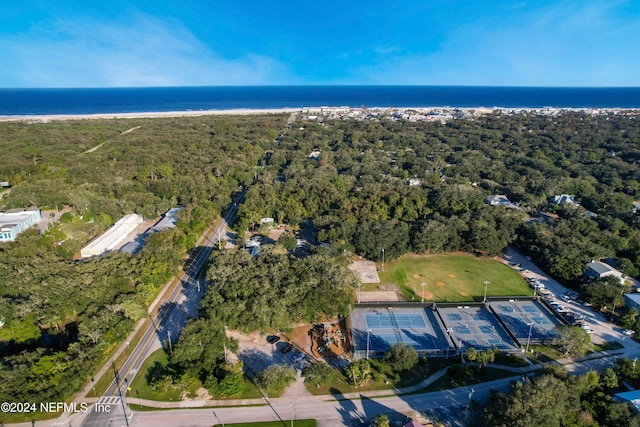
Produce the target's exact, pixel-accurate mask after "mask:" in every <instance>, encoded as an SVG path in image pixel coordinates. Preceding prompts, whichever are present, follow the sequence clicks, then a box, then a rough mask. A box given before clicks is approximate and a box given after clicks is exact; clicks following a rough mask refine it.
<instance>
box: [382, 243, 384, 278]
mask: <svg viewBox="0 0 640 427" xmlns="http://www.w3.org/2000/svg"><path fill="white" fill-rule="evenodd" d="M382 272H383V273H384V248H382Z"/></svg>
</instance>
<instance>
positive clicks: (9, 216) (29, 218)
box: [0, 209, 42, 242]
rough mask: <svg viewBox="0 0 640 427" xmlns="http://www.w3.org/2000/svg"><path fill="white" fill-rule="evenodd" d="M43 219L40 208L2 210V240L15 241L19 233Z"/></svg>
mask: <svg viewBox="0 0 640 427" xmlns="http://www.w3.org/2000/svg"><path fill="white" fill-rule="evenodd" d="M41 219H42V216H41V214H40V210H39V209H30V210H26V211H23V210H10V211H7V212H0V242H13V241H14V240H16V237H18V234H20V233H22V232H23V231H25V230H27V229H28V228H29V227H31V226H33V225H35V224H37V223H38V222H39V221H40V220H41Z"/></svg>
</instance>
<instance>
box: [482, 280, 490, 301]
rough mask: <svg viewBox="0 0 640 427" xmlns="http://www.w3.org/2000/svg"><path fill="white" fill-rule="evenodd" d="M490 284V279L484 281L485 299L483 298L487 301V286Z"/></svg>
mask: <svg viewBox="0 0 640 427" xmlns="http://www.w3.org/2000/svg"><path fill="white" fill-rule="evenodd" d="M490 284H491V282H490V281H488V280H485V281H484V299H483V301H484V302H487V286H489V285H490Z"/></svg>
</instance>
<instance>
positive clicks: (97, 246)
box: [80, 214, 143, 258]
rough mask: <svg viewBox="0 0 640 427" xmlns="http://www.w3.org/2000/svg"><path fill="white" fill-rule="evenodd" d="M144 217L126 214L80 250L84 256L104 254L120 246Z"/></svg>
mask: <svg viewBox="0 0 640 427" xmlns="http://www.w3.org/2000/svg"><path fill="white" fill-rule="evenodd" d="M142 222H143V219H142V217H141V216H140V215H137V214H130V215H125V216H123V217H122V218H120V220H118V222H116V223H115V224H113V226H112V227H111V228H109V229H108V230H107V231H105V232H104V233H102V234H101V235H99V236H98V237H96V238H95V239H93V240H92V241H91V242H89V244H88V245H87V246H85V247H84V248H82V249H81V250H80V256H81V257H82V258H88V257H92V256H98V255H102V254H103V253H105V252H108V251H110V250H113V249H114V248H115V247H116V246H118V245H119V244H120V243H121V242H122V241H123V240H124V239H125V238H126V237H127V235H128V234H129V233H131V232H132V231H133V230H134V229H135V228H136V227H137V226H138V225H140V224H142Z"/></svg>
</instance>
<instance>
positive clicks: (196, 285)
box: [82, 189, 246, 427]
mask: <svg viewBox="0 0 640 427" xmlns="http://www.w3.org/2000/svg"><path fill="white" fill-rule="evenodd" d="M245 193H246V189H244V190H243V191H242V192H241V193H239V194H238V195H237V196H236V197H235V198H234V200H233V202H232V203H231V205H230V206H229V209H228V211H227V212H226V214H225V215H224V217H223V218H222V219H221V221H220V222H219V223H218V225H217V226H216V228H215V229H213V230H212V231H211V232H210V233H209V235H208V236H207V235H203V236H202V237H201V239H200V241H199V244H200V250H199V251H198V254H197V255H196V257H195V259H194V260H193V262H192V263H191V264H190V266H189V268H188V269H187V271H185V272H184V274H183V276H182V277H181V280H180V285H178V286H176V287H175V288H174V290H173V291H172V293H171V294H170V295H169V297H168V299H167V301H166V302H165V303H164V304H163V305H162V306H161V307H160V309H159V310H158V314H157V315H156V316H155V318H152V319H151V321H152V322H151V323H152V325H151V326H150V327H149V328H148V329H147V330H146V331H145V333H144V335H143V337H142V339H141V340H140V343H139V344H138V345H137V346H136V348H135V349H134V350H133V352H132V353H131V355H130V356H129V358H128V359H127V361H126V362H125V364H124V365H123V367H122V368H121V369H120V370H119V371H118V372H116V371H115V369H114V370H113V374H114V381H113V382H112V383H111V385H110V386H109V388H108V389H107V391H106V393H105V394H104V395H103V396H102V398H100V399H99V400H98V402H97V403H96V404H95V405H93V406H92V408H91V413H90V414H88V415H87V416H86V417H85V420H84V422H83V423H82V425H83V426H86V427H94V426H95V427H104V426H109V425H113V426H119V425H126V423H127V421H125V417H124V411H125V410H126V412H127V417H128V418H130V417H131V411H130V410H129V409H128V408H127V407H126V405H122V401H121V400H120V396H125V395H126V393H127V387H128V385H129V384H130V383H131V382H132V381H133V378H134V377H135V375H136V373H137V372H138V370H139V369H140V367H141V366H142V363H143V362H144V361H145V359H146V358H147V357H148V356H149V355H150V354H151V353H153V352H154V351H155V350H157V349H158V348H160V347H161V346H162V345H163V344H164V345H169V346H170V345H172V343H174V342H175V341H176V340H177V339H178V336H179V335H180V331H181V330H182V328H183V327H184V325H185V324H186V322H187V319H188V318H189V317H193V316H194V315H195V314H196V312H197V308H198V304H199V303H200V299H201V298H202V296H203V294H204V291H205V286H204V282H203V281H200V282H199V281H198V279H197V276H198V273H199V272H200V269H201V268H202V265H203V264H204V262H205V261H206V260H207V258H208V257H209V254H210V253H211V250H212V249H213V247H214V246H215V245H217V244H218V241H217V240H216V238H217V237H218V236H219V235H222V234H226V228H227V225H228V223H229V222H231V221H232V220H233V219H234V217H235V215H236V212H237V209H238V206H239V205H240V203H242V200H243V198H244V195H245Z"/></svg>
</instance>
